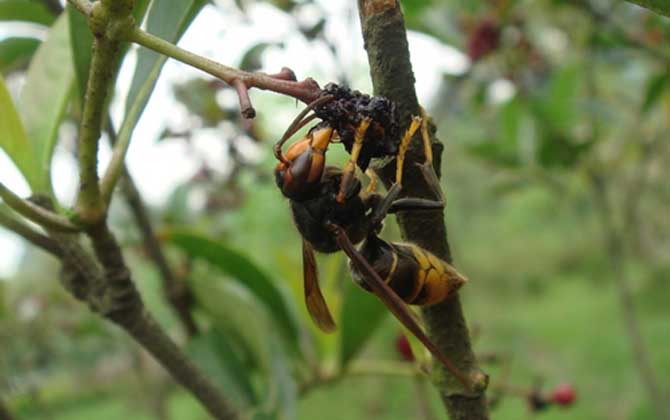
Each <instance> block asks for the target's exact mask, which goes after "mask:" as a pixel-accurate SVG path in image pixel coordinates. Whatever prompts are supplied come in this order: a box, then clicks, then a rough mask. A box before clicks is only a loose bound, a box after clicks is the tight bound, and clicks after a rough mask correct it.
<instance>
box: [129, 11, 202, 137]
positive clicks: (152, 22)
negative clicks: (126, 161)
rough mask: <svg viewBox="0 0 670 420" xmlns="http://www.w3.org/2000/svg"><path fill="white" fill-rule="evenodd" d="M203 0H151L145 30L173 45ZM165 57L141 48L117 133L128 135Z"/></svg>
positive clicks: (193, 17)
mask: <svg viewBox="0 0 670 420" xmlns="http://www.w3.org/2000/svg"><path fill="white" fill-rule="evenodd" d="M205 3H206V2H205V0H191V1H184V0H154V1H153V2H152V3H151V7H150V8H149V12H148V14H147V25H146V28H147V31H148V32H149V33H151V34H153V35H156V36H158V37H160V38H163V39H165V40H166V41H170V42H173V43H177V41H179V38H181V36H182V35H183V34H184V32H185V31H186V29H187V28H188V26H189V25H190V24H191V22H192V21H193V19H195V17H196V16H197V15H198V13H199V12H200V9H202V7H203V6H204V5H205ZM165 60H167V57H166V56H164V55H160V54H158V53H155V52H153V51H151V50H149V49H147V48H140V50H139V53H138V55H137V65H136V67H135V74H134V75H133V80H132V82H131V84H130V90H129V92H128V97H127V98H126V115H125V117H124V121H123V124H122V125H121V129H120V130H119V133H120V135H122V136H130V135H131V133H132V131H133V130H134V129H135V125H136V124H137V121H138V120H139V119H140V116H141V115H142V111H144V107H145V106H146V105H147V102H149V98H150V97H151V92H153V89H154V86H155V85H156V80H158V76H159V75H160V72H161V69H162V68H163V64H165Z"/></svg>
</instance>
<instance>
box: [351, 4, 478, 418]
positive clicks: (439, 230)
mask: <svg viewBox="0 0 670 420" xmlns="http://www.w3.org/2000/svg"><path fill="white" fill-rule="evenodd" d="M358 6H359V12H360V18H361V26H362V30H363V38H364V40H365V48H366V50H367V53H368V60H369V62H370V73H371V77H372V83H373V85H374V89H375V94H378V95H383V96H386V97H387V98H389V99H391V100H392V101H394V102H396V103H397V104H398V106H399V111H400V116H401V118H402V121H405V122H406V123H407V124H408V123H409V121H410V118H411V117H412V116H413V115H419V114H420V109H419V104H418V101H417V97H416V92H415V90H414V74H413V73H412V67H411V63H410V61H409V51H408V47H407V34H406V31H405V26H404V20H403V16H402V12H401V11H400V7H399V4H398V2H397V1H396V0H359V2H358ZM432 128H433V131H434V127H432ZM431 134H432V136H434V133H431ZM413 144H414V145H417V144H421V142H420V141H415V142H413ZM433 151H434V155H435V159H436V162H435V165H436V169H438V170H439V167H440V165H439V161H440V157H441V151H442V145H441V144H440V143H439V142H438V141H437V140H435V139H434V137H433ZM423 159H424V157H423V156H422V154H421V153H420V152H419V150H418V149H417V148H416V147H414V148H412V149H411V150H410V152H409V154H408V158H407V161H406V163H405V167H407V168H412V167H413V166H414V165H413V163H414V162H423ZM376 170H377V171H378V173H379V174H380V177H381V179H382V180H383V181H384V183H385V184H386V185H387V186H388V185H390V184H391V183H392V182H393V179H394V171H395V163H394V162H393V161H392V162H383V163H381V164H380V166H379V167H378V168H376ZM403 186H404V194H406V195H411V196H413V197H430V196H431V192H430V188H429V187H428V185H427V184H426V182H425V180H424V179H423V177H422V176H421V174H420V173H419V171H409V172H408V173H406V174H405V178H404V182H403ZM443 217H444V216H443V214H442V212H441V211H424V212H420V214H418V212H414V213H413V214H412V213H411V212H407V213H399V214H398V224H399V225H400V229H401V233H402V235H403V238H404V239H406V240H409V241H411V242H414V243H416V244H418V245H420V246H422V247H424V248H426V249H428V250H430V251H431V252H433V253H435V254H436V255H438V256H441V257H442V258H444V259H445V260H447V261H451V253H450V250H449V244H448V242H447V236H446V228H445V225H444V219H443ZM423 315H424V318H425V321H426V324H427V327H428V332H429V336H430V337H431V339H432V340H433V341H434V342H435V343H436V344H437V346H438V348H439V349H440V350H441V351H442V352H443V353H444V354H446V355H448V356H449V357H450V358H451V359H452V360H453V361H454V362H455V364H456V365H457V366H458V368H459V369H461V370H462V371H464V372H467V373H470V374H471V375H472V376H477V375H479V376H481V372H480V371H479V368H478V366H477V363H476V360H475V356H474V353H473V351H472V347H471V344H470V337H469V332H468V329H467V326H466V324H465V319H464V317H463V312H462V308H461V304H460V300H459V298H458V296H454V297H452V298H450V299H447V300H446V301H445V302H443V303H440V304H437V305H433V306H430V307H428V308H424V309H423ZM435 368H436V371H437V372H438V374H437V375H436V378H435V379H436V385H437V387H438V389H439V391H440V395H441V397H442V400H443V402H444V403H445V405H446V407H447V410H448V412H449V415H450V417H451V418H452V419H470V420H471V419H488V407H487V403H486V398H485V396H484V394H483V392H479V393H475V394H470V393H468V392H466V391H465V390H464V389H463V387H462V386H461V385H460V383H459V382H458V381H457V380H456V379H455V378H454V377H453V376H452V375H449V374H448V372H446V370H445V369H444V367H442V366H440V365H439V364H436V365H435Z"/></svg>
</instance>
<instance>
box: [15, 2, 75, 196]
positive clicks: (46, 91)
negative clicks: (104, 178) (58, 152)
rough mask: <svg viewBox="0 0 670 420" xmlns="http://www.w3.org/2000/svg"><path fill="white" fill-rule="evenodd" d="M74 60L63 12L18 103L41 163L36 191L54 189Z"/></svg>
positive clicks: (36, 59)
mask: <svg viewBox="0 0 670 420" xmlns="http://www.w3.org/2000/svg"><path fill="white" fill-rule="evenodd" d="M71 62H72V55H71V51H70V31H69V28H68V19H67V16H66V15H65V14H62V15H61V16H60V17H59V18H58V20H57V21H56V23H55V24H54V25H53V26H52V27H51V30H50V31H49V35H48V37H47V39H46V40H45V41H44V42H43V43H42V45H40V47H39V48H38V49H37V52H36V53H35V56H34V57H33V60H32V61H31V62H30V67H29V68H28V74H27V76H26V84H25V86H24V88H23V91H22V92H21V99H20V101H19V107H18V108H19V114H20V115H21V120H22V121H23V124H24V126H25V129H26V134H27V135H28V138H29V139H30V143H31V144H32V145H33V151H34V156H35V157H34V159H35V162H36V165H37V177H36V178H35V179H32V180H29V183H30V185H31V187H32V189H33V191H34V192H49V191H51V181H50V170H51V169H50V168H51V157H52V154H53V150H54V146H55V144H56V140H57V138H58V128H59V127H60V123H61V119H62V118H63V114H64V113H65V109H66V106H67V103H68V100H69V98H70V93H71V92H72V84H73V82H74V69H73V68H72V66H71V65H70V63H71Z"/></svg>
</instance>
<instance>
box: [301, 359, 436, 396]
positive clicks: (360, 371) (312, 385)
mask: <svg viewBox="0 0 670 420" xmlns="http://www.w3.org/2000/svg"><path fill="white" fill-rule="evenodd" d="M419 375H423V373H422V372H421V370H420V369H418V368H417V366H416V365H413V364H411V363H407V362H391V361H379V360H374V361H373V360H366V361H364V362H358V363H353V364H351V365H350V366H348V367H347V368H346V369H344V370H339V371H337V372H333V373H329V374H322V373H319V372H317V374H316V375H315V376H314V377H313V378H311V379H310V380H308V381H306V382H304V383H302V384H300V386H299V387H298V394H299V395H300V397H301V398H302V397H304V396H305V395H307V394H308V393H310V392H312V391H314V390H315V389H318V388H321V387H325V386H330V385H333V384H335V383H337V382H339V381H341V380H343V379H349V378H353V377H360V376H400V377H415V376H419Z"/></svg>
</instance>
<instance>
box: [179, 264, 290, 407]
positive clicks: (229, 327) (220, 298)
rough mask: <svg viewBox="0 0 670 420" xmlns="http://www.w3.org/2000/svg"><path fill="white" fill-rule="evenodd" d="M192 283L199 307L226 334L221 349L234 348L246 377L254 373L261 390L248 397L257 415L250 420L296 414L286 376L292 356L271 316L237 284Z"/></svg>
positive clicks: (222, 281)
mask: <svg viewBox="0 0 670 420" xmlns="http://www.w3.org/2000/svg"><path fill="white" fill-rule="evenodd" d="M191 287H192V288H193V290H194V292H195V296H196V299H197V302H198V304H199V307H201V308H202V309H203V311H204V312H205V314H206V315H208V316H209V318H210V320H211V322H212V325H213V326H214V328H216V329H217V330H219V331H220V332H221V334H223V335H224V336H225V338H226V340H227V343H228V344H229V346H228V347H229V348H228V349H227V350H226V351H229V350H230V351H234V352H235V354H236V355H237V357H238V358H239V361H238V363H239V365H241V366H244V368H245V372H244V373H245V374H246V376H247V378H248V377H249V376H250V375H256V374H257V375H258V378H259V379H260V382H259V383H257V385H259V386H261V387H262V388H259V392H258V393H257V394H255V395H257V397H255V398H257V399H258V401H257V400H253V401H254V402H255V403H256V404H255V405H256V406H260V409H261V410H262V411H261V412H260V413H259V414H262V416H260V417H254V418H259V419H260V418H264V419H270V418H272V419H276V418H282V419H293V418H295V403H296V393H297V387H296V385H295V381H294V379H293V377H292V375H291V371H292V368H291V362H292V360H291V359H289V358H288V356H287V354H286V352H285V350H284V349H285V345H284V343H282V340H280V337H279V333H280V330H279V329H278V328H277V327H276V321H277V320H276V317H275V316H272V314H271V313H269V311H268V308H267V306H266V305H263V304H262V303H261V301H260V300H259V299H257V298H255V297H254V296H253V295H252V294H250V293H249V292H248V291H247V290H246V289H244V288H243V287H242V286H240V285H239V283H234V282H233V281H230V280H227V279H212V278H211V277H208V278H204V277H200V276H196V277H195V278H193V280H192V284H191ZM220 350H221V349H220ZM221 357H225V356H224V354H223V353H222V354H221ZM230 373H231V374H232V372H230ZM215 376H216V375H215ZM240 380H242V379H240ZM261 396H262V397H261Z"/></svg>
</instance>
